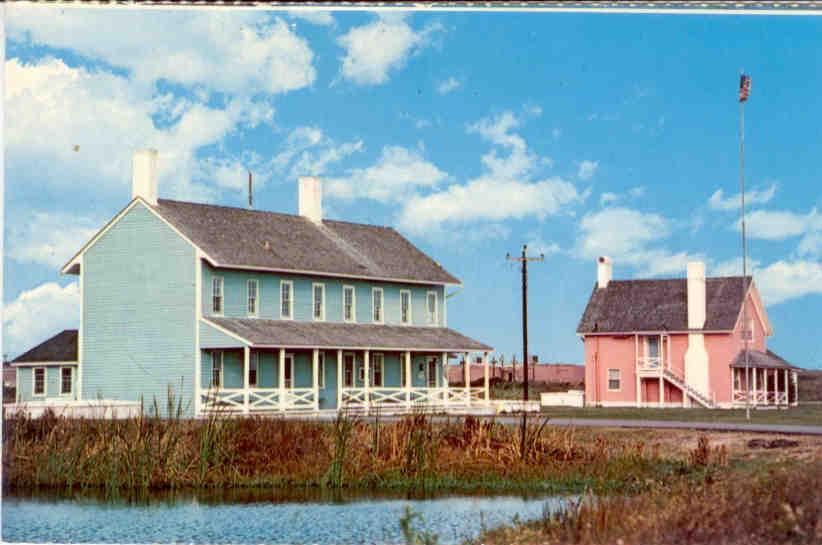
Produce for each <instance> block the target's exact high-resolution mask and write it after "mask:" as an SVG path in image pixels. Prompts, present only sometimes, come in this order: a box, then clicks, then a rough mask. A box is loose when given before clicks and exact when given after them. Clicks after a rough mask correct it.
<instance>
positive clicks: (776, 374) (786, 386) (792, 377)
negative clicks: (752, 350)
mask: <svg viewBox="0 0 822 545" xmlns="http://www.w3.org/2000/svg"><path fill="white" fill-rule="evenodd" d="M731 371H732V373H733V386H732V387H733V392H732V393H733V397H732V400H733V401H732V404H733V406H734V407H738V408H739V407H746V406H753V407H767V406H773V407H795V406H797V405H798V404H799V380H798V376H797V373H796V371H793V370H791V369H785V368H760V367H750V368H748V369H745V368H744V367H732V368H731ZM748 384H750V388H748V387H747V385H748Z"/></svg>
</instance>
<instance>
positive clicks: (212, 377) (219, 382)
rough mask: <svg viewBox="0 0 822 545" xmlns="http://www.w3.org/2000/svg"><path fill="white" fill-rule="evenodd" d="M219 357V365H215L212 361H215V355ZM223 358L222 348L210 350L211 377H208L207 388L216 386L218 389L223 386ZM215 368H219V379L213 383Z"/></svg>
mask: <svg viewBox="0 0 822 545" xmlns="http://www.w3.org/2000/svg"><path fill="white" fill-rule="evenodd" d="M218 355H219V357H220V365H219V367H217V366H215V365H214V363H215V362H216V361H217V356H218ZM224 366H225V358H224V357H223V351H222V350H212V351H211V378H210V379H209V383H208V387H209V388H217V389H218V390H219V389H220V388H222V387H223V382H224V381H225V373H224V371H225V369H224ZM215 369H218V370H219V377H220V380H219V381H217V384H214V371H215Z"/></svg>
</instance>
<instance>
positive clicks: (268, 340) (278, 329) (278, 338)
mask: <svg viewBox="0 0 822 545" xmlns="http://www.w3.org/2000/svg"><path fill="white" fill-rule="evenodd" d="M208 321H210V322H213V323H215V324H217V325H218V326H220V327H222V328H224V329H227V330H229V331H231V332H232V333H235V334H236V335H239V336H240V337H242V338H243V339H246V340H247V341H249V342H250V343H251V344H253V345H273V346H287V347H299V346H305V347H311V348H375V349H376V348H382V349H396V350H399V349H406V348H407V349H413V350H434V351H439V350H454V351H457V350H481V351H491V350H493V348H491V347H490V346H488V345H486V344H483V343H481V342H479V341H475V340H474V339H471V338H469V337H466V336H465V335H463V334H461V333H458V332H456V331H454V330H453V329H448V328H445V327H416V326H415V327H409V326H397V325H376V324H345V323H334V322H294V321H290V320H260V319H256V318H214V317H209V319H208Z"/></svg>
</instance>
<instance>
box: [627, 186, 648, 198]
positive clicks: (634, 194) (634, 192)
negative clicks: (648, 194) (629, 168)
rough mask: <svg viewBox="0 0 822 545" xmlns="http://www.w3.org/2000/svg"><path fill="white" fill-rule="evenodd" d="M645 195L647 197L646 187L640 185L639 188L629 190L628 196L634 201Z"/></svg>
mask: <svg viewBox="0 0 822 545" xmlns="http://www.w3.org/2000/svg"><path fill="white" fill-rule="evenodd" d="M643 195H645V187H644V186H641V185H638V186H636V187H632V188H631V189H629V190H628V196H630V197H631V198H632V199H638V198H640V197H642V196H643Z"/></svg>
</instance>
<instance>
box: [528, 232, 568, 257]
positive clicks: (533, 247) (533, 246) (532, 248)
mask: <svg viewBox="0 0 822 545" xmlns="http://www.w3.org/2000/svg"><path fill="white" fill-rule="evenodd" d="M561 251H562V249H561V248H560V247H559V244H557V243H556V242H546V241H544V240H542V238H540V237H537V238H534V239H531V241H530V242H529V243H528V252H529V253H530V252H533V253H536V254H542V255H544V256H545V257H548V256H550V255H553V254H558V253H559V252H561Z"/></svg>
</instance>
